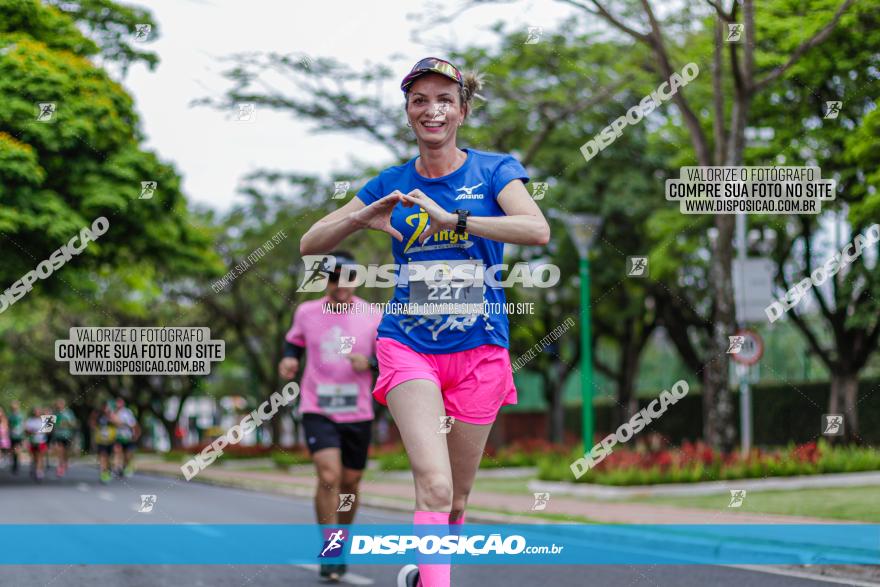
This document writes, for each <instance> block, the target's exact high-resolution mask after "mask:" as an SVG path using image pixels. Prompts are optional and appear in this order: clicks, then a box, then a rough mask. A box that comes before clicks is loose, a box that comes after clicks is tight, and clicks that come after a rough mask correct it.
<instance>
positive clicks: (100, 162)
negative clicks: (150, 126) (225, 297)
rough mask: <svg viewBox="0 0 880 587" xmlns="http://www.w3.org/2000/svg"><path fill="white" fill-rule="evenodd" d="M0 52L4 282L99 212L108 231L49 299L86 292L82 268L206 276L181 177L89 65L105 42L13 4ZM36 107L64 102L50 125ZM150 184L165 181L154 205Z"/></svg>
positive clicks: (203, 241)
mask: <svg viewBox="0 0 880 587" xmlns="http://www.w3.org/2000/svg"><path fill="white" fill-rule="evenodd" d="M106 4H108V5H109V4H110V3H106ZM105 25H106V26H109V22H108V23H105ZM0 48H2V49H0V98H2V100H3V103H4V108H3V109H2V111H0V180H2V181H0V204H2V206H0V236H2V242H3V243H4V244H3V256H4V263H3V265H2V267H0V283H4V284H11V283H12V282H14V281H15V280H17V279H18V278H20V277H21V276H22V275H23V274H25V273H27V272H28V271H30V270H32V269H34V268H35V266H36V265H37V263H39V262H40V261H42V260H44V259H47V258H48V257H49V255H50V254H51V253H52V252H53V251H55V250H56V249H58V248H59V247H60V246H61V245H62V244H63V243H67V242H68V241H69V240H70V239H71V238H72V237H73V236H74V235H76V234H77V233H78V232H79V231H80V229H81V228H83V227H85V226H89V225H90V224H91V223H92V221H93V220H94V219H95V218H98V217H100V216H104V217H106V218H108V220H109V223H110V229H109V231H108V232H107V234H105V235H103V236H102V237H101V238H100V239H99V240H98V241H97V242H94V243H91V244H90V245H89V246H88V247H87V248H86V250H85V251H84V252H83V253H82V254H81V255H79V256H78V257H76V258H75V260H72V261H71V262H70V263H69V264H70V265H71V268H69V269H68V270H67V271H64V272H63V274H62V275H59V276H57V278H54V279H48V280H46V281H44V282H42V283H41V285H40V286H39V288H40V290H41V291H45V292H47V293H50V294H52V295H62V294H64V293H69V292H70V291H71V290H74V289H75V290H81V288H85V290H88V289H89V287H91V286H90V283H89V281H88V280H87V279H82V278H81V277H82V275H77V273H78V270H80V269H82V270H87V269H90V268H95V267H99V266H100V265H101V264H103V263H110V264H120V263H131V262H133V261H134V260H140V261H152V262H154V263H155V264H157V265H158V266H161V267H163V268H166V269H167V270H169V271H180V272H190V273H193V272H197V271H199V270H200V268H202V267H203V266H204V264H205V260H206V257H205V247H206V245H207V243H209V242H210V239H209V235H207V234H204V233H201V232H200V231H199V230H197V229H194V228H193V227H192V225H191V224H190V221H189V218H188V212H187V209H186V200H185V199H184V196H183V194H182V193H181V192H180V180H179V177H178V176H177V174H176V172H175V170H174V169H173V168H172V167H171V166H170V165H168V164H166V163H163V162H162V161H161V160H160V159H159V158H158V157H157V156H156V155H155V154H154V153H152V152H149V151H146V150H144V149H143V148H142V147H141V146H140V143H141V142H142V141H143V135H142V133H141V131H140V128H139V120H138V116H137V114H136V112H135V111H134V107H133V102H132V99H131V97H130V96H129V95H128V94H126V92H125V91H124V89H123V88H122V86H121V85H119V84H118V83H117V82H115V81H113V80H112V79H111V78H110V77H109V76H108V74H107V73H106V72H105V71H103V70H102V69H100V68H98V67H96V66H95V65H94V64H93V63H92V61H90V58H92V57H94V56H95V55H97V54H99V52H100V48H99V47H98V45H97V44H96V43H95V42H93V41H92V40H90V39H89V38H87V37H86V36H84V35H83V33H82V32H80V30H79V29H78V28H77V26H76V23H75V22H74V20H73V19H72V18H71V17H70V16H69V15H67V14H65V13H63V12H61V11H60V10H58V9H56V8H53V7H51V6H47V5H43V4H41V3H40V2H37V1H36V0H30V1H27V0H24V1H22V0H16V1H12V0H4V1H2V2H0ZM133 57H134V56H132V58H133ZM120 58H121V57H120ZM38 103H54V104H55V110H54V114H53V115H52V117H51V121H49V122H41V121H38V120H37V115H38ZM143 181H155V182H157V184H158V185H157V190H156V191H155V194H154V196H153V197H152V198H151V199H147V198H144V199H140V196H141V194H142V185H141V182H143ZM6 287H8V285H6Z"/></svg>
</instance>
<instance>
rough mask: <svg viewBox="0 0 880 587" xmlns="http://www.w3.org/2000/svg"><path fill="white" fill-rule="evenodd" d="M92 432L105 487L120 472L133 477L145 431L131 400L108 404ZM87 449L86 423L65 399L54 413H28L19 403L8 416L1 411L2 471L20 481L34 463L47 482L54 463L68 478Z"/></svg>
mask: <svg viewBox="0 0 880 587" xmlns="http://www.w3.org/2000/svg"><path fill="white" fill-rule="evenodd" d="M89 427H90V429H91V438H92V441H93V442H94V445H95V448H96V451H97V453H98V460H99V464H100V478H101V482H102V483H109V482H110V480H111V478H112V473H114V472H115V473H116V475H117V476H119V477H122V476H126V477H130V476H131V475H132V474H133V472H134V471H133V468H132V455H133V453H134V447H135V442H136V441H137V439H138V437H139V436H140V427H139V426H138V423H137V419H136V418H135V416H134V414H133V413H132V411H131V410H130V409H128V407H126V405H125V400H123V399H117V400H115V401H108V402H106V403H104V404H103V405H102V406H101V408H100V409H99V410H97V411H95V412H94V413H93V414H92V415H91V417H90V418H89ZM82 444H83V440H82V435H81V434H80V422H79V421H78V420H77V418H76V416H75V415H74V413H73V411H72V410H71V409H70V408H68V407H67V405H66V402H65V401H64V400H63V399H58V400H56V401H55V403H54V407H53V408H47V407H41V406H34V407H32V408H30V410H23V409H22V407H21V403H20V402H19V401H12V402H11V403H10V404H9V409H8V410H4V409H3V408H2V407H0V466H5V467H8V468H9V469H10V470H11V471H12V473H13V474H15V475H17V474H19V472H20V470H21V469H22V465H24V464H28V463H29V464H30V475H31V477H32V478H33V479H35V480H37V481H42V480H43V479H44V478H45V477H46V471H47V470H48V469H50V461H51V466H52V467H54V470H55V476H56V477H57V478H61V477H64V475H65V473H66V472H67V467H68V459H69V457H70V454H71V452H72V450H73V449H74V448H76V449H78V450H77V453H78V454H79V453H81V452H83V450H84V448H85V447H83V446H82ZM111 465H112V471H111Z"/></svg>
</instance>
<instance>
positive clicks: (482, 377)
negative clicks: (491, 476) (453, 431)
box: [373, 338, 516, 424]
mask: <svg viewBox="0 0 880 587" xmlns="http://www.w3.org/2000/svg"><path fill="white" fill-rule="evenodd" d="M376 358H377V359H378V362H379V378H378V380H377V381H376V387H375V388H374V389H373V397H374V398H376V401H377V402H379V403H380V404H382V405H383V406H385V405H388V404H387V402H386V400H385V396H386V395H388V392H389V391H391V390H392V389H394V388H395V387H396V386H397V385H400V384H401V383H403V382H404V381H410V380H412V379H429V380H431V381H433V382H434V383H436V384H437V386H438V387H439V388H440V391H441V393H442V394H443V405H444V406H445V407H446V415H447V416H453V417H454V418H455V419H456V420H461V421H462V422H467V423H468V424H491V423H492V422H494V421H495V417H496V416H497V415H498V410H499V409H501V406H506V405H508V404H515V403H516V387H515V386H514V384H513V369H512V367H511V365H510V353H509V352H508V350H507V349H506V348H504V347H500V346H497V345H494V344H484V345H482V346H478V347H477V348H474V349H470V350H466V351H459V352H457V353H446V354H442V355H429V354H426V353H419V352H416V351H414V350H413V349H411V348H409V347H408V346H406V345H405V344H403V343H401V342H398V341H396V340H394V339H391V338H379V339H378V340H376Z"/></svg>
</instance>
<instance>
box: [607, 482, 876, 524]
mask: <svg viewBox="0 0 880 587" xmlns="http://www.w3.org/2000/svg"><path fill="white" fill-rule="evenodd" d="M734 486H735V484H734ZM623 501H625V502H631V503H649V504H657V505H661V504H662V505H672V506H680V507H690V508H703V509H708V510H719V509H724V510H727V504H728V503H730V494H715V495H695V496H693V497H687V496H674V497H672V496H670V497H640V498H637V499H627V500H623ZM739 509H740V510H742V511H745V512H749V513H760V514H783V515H789V516H808V517H812V518H833V519H837V520H852V521H858V522H871V523H875V524H876V523H880V486H868V487H835V488H826V489H795V490H789V491H785V490H767V491H760V490H754V489H749V490H748V492H747V493H746V499H745V501H743V504H742V506H740V508H739ZM729 511H731V512H732V511H733V509H732V508H731V510H729Z"/></svg>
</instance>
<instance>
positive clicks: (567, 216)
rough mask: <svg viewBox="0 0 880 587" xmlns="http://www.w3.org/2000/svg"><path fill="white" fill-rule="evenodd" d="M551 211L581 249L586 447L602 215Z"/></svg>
mask: <svg viewBox="0 0 880 587" xmlns="http://www.w3.org/2000/svg"><path fill="white" fill-rule="evenodd" d="M550 215H551V216H552V217H554V218H558V219H560V220H562V222H563V223H564V224H565V227H566V228H567V229H568V233H569V235H571V240H572V241H574V244H575V247H576V248H577V251H578V257H579V258H580V262H579V264H578V265H579V269H580V270H579V273H580V282H581V284H580V290H581V400H582V402H583V404H582V408H581V422H582V424H583V426H582V429H583V435H582V436H583V439H584V451H585V452H586V451H589V450H590V447H592V445H593V424H594V423H593V353H592V347H591V344H592V333H591V329H590V246H591V245H592V244H593V241H594V240H595V238H596V235H597V234H598V232H599V228H600V226H601V224H602V218H601V217H600V216H595V215H593V214H571V213H564V214H563V213H562V212H559V211H556V210H553V211H551V213H550Z"/></svg>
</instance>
